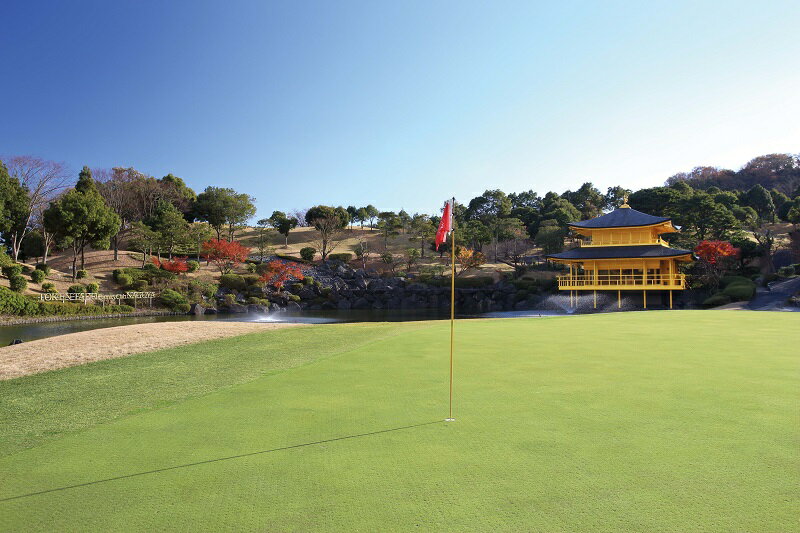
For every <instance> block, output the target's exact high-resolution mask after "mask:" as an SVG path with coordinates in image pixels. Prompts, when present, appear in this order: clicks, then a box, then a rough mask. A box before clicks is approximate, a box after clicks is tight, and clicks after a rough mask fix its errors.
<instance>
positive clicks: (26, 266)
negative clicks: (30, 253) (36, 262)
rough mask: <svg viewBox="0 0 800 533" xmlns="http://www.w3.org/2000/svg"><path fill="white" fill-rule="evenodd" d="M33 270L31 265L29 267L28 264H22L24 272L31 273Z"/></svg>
mask: <svg viewBox="0 0 800 533" xmlns="http://www.w3.org/2000/svg"><path fill="white" fill-rule="evenodd" d="M31 272H33V269H32V268H31V267H29V266H28V265H22V273H23V274H30V273H31Z"/></svg>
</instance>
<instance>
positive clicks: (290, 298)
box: [287, 294, 300, 302]
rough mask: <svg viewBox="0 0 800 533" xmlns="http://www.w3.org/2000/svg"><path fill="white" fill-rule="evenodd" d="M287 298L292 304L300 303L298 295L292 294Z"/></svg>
mask: <svg viewBox="0 0 800 533" xmlns="http://www.w3.org/2000/svg"><path fill="white" fill-rule="evenodd" d="M287 298H288V299H289V301H292V302H299V301H300V297H299V296H298V295H296V294H290V295H289V296H287Z"/></svg>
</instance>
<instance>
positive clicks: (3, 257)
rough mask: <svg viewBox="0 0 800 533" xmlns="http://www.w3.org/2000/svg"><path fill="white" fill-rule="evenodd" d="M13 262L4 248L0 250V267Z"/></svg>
mask: <svg viewBox="0 0 800 533" xmlns="http://www.w3.org/2000/svg"><path fill="white" fill-rule="evenodd" d="M13 262H14V261H12V260H11V257H9V255H8V254H7V253H6V251H5V250H0V267H4V266H7V265H10V264H12V263H13Z"/></svg>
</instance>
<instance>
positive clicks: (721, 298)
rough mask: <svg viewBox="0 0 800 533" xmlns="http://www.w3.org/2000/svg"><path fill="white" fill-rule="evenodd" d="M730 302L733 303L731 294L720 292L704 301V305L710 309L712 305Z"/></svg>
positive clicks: (716, 305)
mask: <svg viewBox="0 0 800 533" xmlns="http://www.w3.org/2000/svg"><path fill="white" fill-rule="evenodd" d="M729 303H731V298H730V296H728V295H726V294H721V293H720V294H715V295H714V296H711V297H710V298H707V299H706V300H705V301H704V302H703V307H705V308H706V309H708V308H710V307H718V306H720V305H725V304H729Z"/></svg>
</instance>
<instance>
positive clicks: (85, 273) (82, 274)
mask: <svg viewBox="0 0 800 533" xmlns="http://www.w3.org/2000/svg"><path fill="white" fill-rule="evenodd" d="M88 276H89V272H88V271H87V270H85V269H82V270H78V271H77V272H76V273H75V277H76V278H78V279H84V278H86V277H88Z"/></svg>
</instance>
